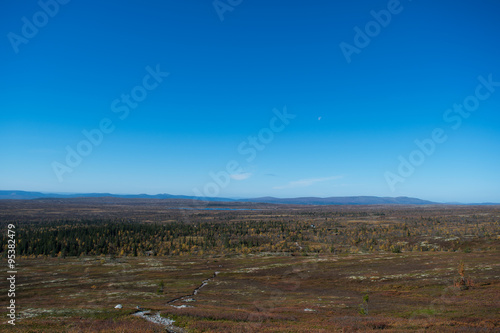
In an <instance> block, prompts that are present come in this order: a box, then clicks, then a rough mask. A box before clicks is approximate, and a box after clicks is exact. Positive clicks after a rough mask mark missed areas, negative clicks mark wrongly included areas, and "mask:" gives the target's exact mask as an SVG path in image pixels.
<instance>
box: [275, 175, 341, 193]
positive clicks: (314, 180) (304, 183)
mask: <svg viewBox="0 0 500 333" xmlns="http://www.w3.org/2000/svg"><path fill="white" fill-rule="evenodd" d="M343 177H344V176H331V177H324V178H308V179H300V180H294V181H291V182H289V183H288V184H286V185H284V186H275V187H273V189H275V190H282V189H286V188H295V187H307V186H311V185H313V184H316V183H322V182H327V181H331V180H337V179H341V178H343Z"/></svg>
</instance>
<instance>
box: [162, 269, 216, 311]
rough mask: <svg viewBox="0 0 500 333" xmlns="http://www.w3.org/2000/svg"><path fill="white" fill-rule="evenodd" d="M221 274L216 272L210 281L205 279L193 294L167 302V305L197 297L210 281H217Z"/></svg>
mask: <svg viewBox="0 0 500 333" xmlns="http://www.w3.org/2000/svg"><path fill="white" fill-rule="evenodd" d="M219 273H220V272H214V275H212V277H209V278H208V279H205V280H203V281H202V282H201V284H200V285H199V286H198V287H196V288H195V289H194V290H193V292H192V293H191V294H189V295H184V296H181V297H177V298H174V299H172V300H170V301H168V302H167V305H170V304H172V303H174V302H177V301H180V300H183V299H185V298H188V297H193V296H196V295H198V292H199V291H200V289H201V288H203V287H205V286H206V285H207V284H208V283H209V282H210V281H212V280H213V279H215V277H216V276H217V275H218V274H219Z"/></svg>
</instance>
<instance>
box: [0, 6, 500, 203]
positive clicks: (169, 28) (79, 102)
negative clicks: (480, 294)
mask: <svg viewBox="0 0 500 333" xmlns="http://www.w3.org/2000/svg"><path fill="white" fill-rule="evenodd" d="M61 2H63V4H60V3H58V7H59V8H56V7H55V6H54V2H53V1H49V0H47V1H45V2H44V0H42V3H48V5H42V6H41V5H40V4H39V3H38V2H36V1H16V0H5V1H3V2H2V5H1V6H2V10H1V11H0V31H1V36H2V37H1V38H0V76H1V80H0V94H1V98H0V140H1V145H0V189H4V190H7V189H9V190H14V189H17V190H31V191H46V192H111V193H149V194H156V193H171V194H184V195H193V194H194V193H195V191H196V190H194V189H195V188H196V189H198V190H199V191H200V193H202V194H217V195H218V196H223V197H256V196H268V195H269V196H277V197H296V196H322V197H326V196H348V195H379V196H412V197H420V198H423V199H429V200H436V201H442V202H447V201H461V202H484V201H493V202H500V172H499V169H500V168H499V166H500V153H499V151H500V149H499V148H500V86H499V85H500V83H496V86H495V83H493V84H492V83H490V84H489V86H488V87H486V86H484V84H483V86H481V87H479V88H477V87H478V85H480V84H481V81H479V80H478V77H479V76H482V77H483V78H484V80H486V81H488V76H489V75H491V77H490V78H489V79H490V81H493V82H500V61H499V59H500V44H499V39H498V32H499V31H500V21H499V20H498V14H499V13H500V3H499V2H498V1H495V0H479V1H451V0H449V1H438V2H436V1H430V0H413V1H409V0H402V1H401V2H400V3H399V5H398V4H397V3H396V2H394V1H387V0H382V1H379V0H377V1H373V0H372V1H365V0H358V1H344V2H338V1H326V0H324V1H319V0H318V1H316V0H313V1H308V2H304V1H281V2H279V4H278V2H270V1H263V0H252V1H250V0H243V1H241V2H239V1H237V0H232V1H225V0H221V1H220V2H219V3H218V9H216V8H214V5H213V3H212V1H193V0H191V1H120V2H113V3H107V2H105V3H103V2H101V1H76V0H72V1H69V2H68V3H64V2H65V1H62V0H61ZM231 4H232V5H231ZM42 7H45V8H46V12H49V13H48V14H47V13H46V12H44V11H43V10H44V9H43V8H42ZM388 7H389V8H390V10H391V11H392V13H391V12H390V11H387V8H388ZM381 10H386V11H387V12H388V13H389V14H390V15H391V18H390V22H387V21H388V19H387V16H385V17H384V16H383V14H380V15H381V17H380V18H379V19H380V20H383V19H385V20H386V21H384V22H382V23H383V24H380V23H377V24H378V25H377V24H373V23H372V24H370V22H371V21H374V20H375V19H374V16H373V15H372V14H371V12H372V11H374V12H375V13H381V12H380V11H381ZM41 11H42V12H41ZM218 11H219V12H218ZM387 12H382V13H387ZM49 14H50V15H49ZM219 14H220V15H219ZM23 17H25V18H26V19H23ZM221 17H222V18H223V20H221ZM35 24H36V25H35ZM367 24H368V29H372V30H369V31H368V32H369V34H370V35H372V37H370V36H368V37H367V38H369V39H370V40H369V43H368V42H367V41H366V40H363V38H362V37H359V36H358V39H357V40H355V37H356V34H357V32H356V31H359V30H355V27H359V29H360V30H361V31H363V32H364V33H366V31H365V29H366V28H367ZM37 25H38V27H37ZM383 25H384V26H383ZM33 28H35V29H37V30H38V31H36V30H33ZM356 42H358V44H357V45H358V46H359V47H357V49H356V52H351V53H350V54H348V55H347V57H346V56H345V54H344V53H345V47H346V45H347V44H349V45H350V46H349V50H351V51H352V50H353V48H354V47H356ZM342 43H344V44H342ZM363 43H364V44H363ZM365 44H367V45H365ZM341 45H344V52H343V51H342V47H341ZM348 53H349V52H348ZM347 58H349V60H350V62H348V61H347V60H348V59H347ZM148 66H149V70H148V69H147V68H148ZM157 70H159V71H160V72H161V73H160V76H159V74H156V79H157V80H155V78H154V77H153V76H151V74H150V72H154V71H157ZM165 72H168V73H169V75H168V76H167V75H166V74H165ZM148 75H149V76H148ZM143 81H144V82H145V83H143ZM160 81H161V82H160ZM145 86H147V87H148V89H151V90H145V88H144V87H145ZM476 88H477V89H479V94H480V95H479V96H480V97H481V99H478V98H477V97H475V96H476V95H475V94H476V90H477V89H476ZM488 88H489V89H490V90H488ZM144 92H146V94H147V96H143V95H141V94H143V93H144ZM131 93H134V94H135V95H134V96H136V98H137V99H138V100H137V101H138V102H137V101H134V100H133V99H132V100H129V101H128V103H129V104H128V106H127V104H126V103H127V102H126V101H125V100H121V98H122V95H123V96H125V95H131ZM144 97H145V98H144ZM125 98H126V96H125ZM132 98H133V97H132ZM464 100H467V102H468V103H471V104H470V105H472V106H469V108H473V109H474V110H475V111H474V112H470V115H469V113H465V112H464V111H462V112H463V113H462V114H467V115H469V116H468V117H465V116H462V115H460V114H459V113H457V112H454V111H449V112H448V111H447V110H448V109H452V108H453V104H455V103H456V104H463V103H464ZM136 102H137V103H136ZM475 102H478V103H479V104H478V105H474V103H475ZM285 107H286V112H287V113H288V114H289V116H288V117H289V118H287V119H285V120H284V121H283V120H281V119H279V118H277V117H276V112H278V113H279V114H281V116H282V117H283V112H284V111H283V110H284V108H285ZM273 110H275V111H274V112H273ZM276 110H278V111H276ZM291 115H293V116H295V117H294V118H293V119H292V116H291ZM120 117H121V118H120ZM102 121H104V125H103V126H104V129H106V130H107V131H108V133H103V135H102V138H100V137H99V135H97V134H96V136H94V140H95V142H96V143H98V144H97V145H94V144H92V143H90V145H91V146H90V147H91V148H92V151H91V152H90V153H88V150H87V151H86V150H85V149H88V148H89V146H88V145H89V142H86V143H85V142H83V141H84V140H87V139H86V137H85V136H84V134H83V133H82V131H84V130H87V131H91V130H93V129H96V128H99V126H100V123H101V122H102ZM106 122H107V123H106ZM459 122H460V123H459ZM270 126H271V127H272V128H271V127H270ZM436 128H441V129H442V130H443V133H442V135H441V136H443V135H446V138H447V139H446V141H445V142H441V143H435V144H434V145H435V147H434V149H433V151H431V152H430V153H429V151H428V153H429V154H428V155H423V154H424V153H418V152H417V153H415V154H413V156H412V157H413V162H416V163H417V164H418V165H417V166H415V167H414V170H412V171H411V172H408V170H403V169H404V168H403V169H401V167H400V163H401V162H400V160H399V157H400V156H401V157H403V158H404V159H405V160H408V159H409V158H410V155H411V154H412V152H413V151H415V150H416V149H418V146H417V145H416V144H415V142H414V141H415V140H417V139H418V140H426V139H431V138H432V132H433V130H435V129H436ZM111 129H113V130H112V131H111ZM94 133H96V132H94ZM259 133H260V134H261V137H260V138H259V136H258V134H259ZM251 136H254V137H256V138H257V139H256V140H257V141H253V143H252V141H251V139H249V137H251ZM261 140H264V141H265V142H263V141H261ZM82 142H83V143H82ZM263 143H264V144H263ZM79 144H80V146H79V147H80V150H81V151H80V152H84V153H88V154H87V155H86V156H80V157H81V160H80V161H79V163H77V162H75V160H73V161H72V162H74V163H73V167H71V166H70V165H69V164H68V163H67V161H66V159H67V155H68V150H67V147H69V148H70V149H71V150H74V151H77V148H78V147H77V146H78V145H79ZM238 147H239V148H238ZM260 149H262V150H260ZM77 153H78V152H77ZM419 154H420V155H419ZM82 155H83V154H82ZM422 156H424V159H425V160H424V161H423V162H422V161H421V160H418V159H419V158H420V159H421V157H422ZM73 158H74V157H73ZM230 161H233V162H230ZM70 162H71V160H70ZM228 162H229V164H233V165H230V169H231V168H232V170H229V171H230V173H231V178H228V177H227V175H228V174H229V173H227V171H226V169H227V164H228ZM420 162H422V163H420ZM235 163H236V164H235ZM408 163H410V162H408ZM398 168H400V169H401V170H402V171H403V172H400V171H398ZM70 169H71V172H69V170H70ZM210 172H213V173H214V174H218V175H219V184H217V183H216V182H215V181H214V180H213V179H212V178H213V177H211V176H210ZM405 172H406V173H405ZM388 175H389V176H388ZM387 177H389V179H390V180H389V182H388V181H387V179H388V178H387ZM394 177H396V178H394ZM397 177H399V178H397ZM401 180H404V182H402V181H401ZM391 182H392V186H391V185H390V183H391Z"/></svg>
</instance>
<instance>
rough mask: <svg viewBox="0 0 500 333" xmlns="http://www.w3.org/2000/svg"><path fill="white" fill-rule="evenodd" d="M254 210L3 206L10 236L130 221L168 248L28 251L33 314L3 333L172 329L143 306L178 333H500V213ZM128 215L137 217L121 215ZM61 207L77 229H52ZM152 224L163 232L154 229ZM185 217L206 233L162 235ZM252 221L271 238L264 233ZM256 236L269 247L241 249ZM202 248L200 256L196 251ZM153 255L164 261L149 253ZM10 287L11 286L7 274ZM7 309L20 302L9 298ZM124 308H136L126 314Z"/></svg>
mask: <svg viewBox="0 0 500 333" xmlns="http://www.w3.org/2000/svg"><path fill="white" fill-rule="evenodd" d="M2 204H3V206H1V205H2ZM180 204H183V203H180ZM65 205H66V206H65ZM252 205H253V206H252V209H259V210H252V211H180V210H179V209H175V208H174V207H168V205H166V204H164V205H163V206H162V205H161V204H160V203H158V205H152V204H151V203H149V206H148V204H146V205H145V204H138V205H136V207H134V206H132V205H129V204H126V203H123V202H119V203H115V204H110V206H108V207H104V206H99V205H98V204H96V203H92V204H90V203H89V202H83V203H82V202H76V201H72V202H70V203H67V202H65V203H63V202H61V203H57V204H54V205H52V206H49V205H46V203H45V204H41V203H40V202H38V201H32V202H31V203H30V202H28V201H26V202H17V203H16V206H15V208H13V209H11V208H9V207H8V205H6V204H5V202H4V203H1V202H0V206H1V208H2V210H1V211H0V216H2V220H1V221H2V229H3V230H4V229H5V225H6V223H7V222H14V223H16V225H17V229H18V230H19V231H20V233H19V235H22V230H23V229H25V230H33V231H34V230H38V232H40V233H39V234H37V235H42V236H37V237H46V236H47V235H49V234H50V232H59V231H61V230H67V229H68V228H70V227H71V228H76V229H75V230H77V231H78V232H82V233H83V232H87V231H88V230H89V228H90V229H92V228H94V227H95V225H96V224H99V223H111V222H106V221H104V222H99V221H93V222H92V223H90V224H88V225H87V224H81V225H79V226H76V225H77V224H78V223H81V220H82V219H95V218H97V217H99V218H103V219H110V218H124V217H125V215H126V217H127V219H130V220H131V221H128V222H126V221H125V222H123V223H125V224H127V223H130V224H131V225H134V224H138V225H147V226H148V227H147V228H150V226H152V225H154V226H155V227H154V228H159V229H152V230H153V231H154V232H156V233H157V234H156V235H157V236H158V237H157V239H158V241H157V242H156V243H155V242H152V241H151V240H149V239H148V237H146V235H147V234H145V233H143V232H144V230H151V229H137V230H136V229H133V228H131V229H127V230H128V231H127V232H128V233H127V237H126V239H128V240H129V241H130V242H135V241H134V237H135V236H134V235H136V233H138V234H141V233H142V238H143V240H142V242H141V243H148V244H150V245H149V246H150V248H147V247H140V248H139V249H140V250H139V251H136V252H137V253H135V254H134V253H133V251H131V250H130V249H131V248H129V247H127V244H126V241H123V240H122V242H121V243H120V244H119V246H122V247H123V249H124V252H123V254H121V255H120V254H119V253H118V251H115V252H114V253H112V254H109V253H104V252H105V250H103V251H104V252H103V253H101V254H100V255H96V254H92V255H85V254H78V255H77V256H69V255H68V256H66V255H64V256H62V255H60V253H55V254H54V255H53V256H52V255H51V254H41V253H38V254H36V255H35V254H33V253H32V252H30V253H26V254H24V255H22V254H19V255H18V260H17V270H18V274H17V281H16V283H17V290H16V305H17V307H16V309H17V314H18V316H19V317H18V320H17V321H16V326H15V327H11V326H10V325H2V326H1V330H2V331H12V332H14V331H16V332H162V331H165V326H162V325H158V324H154V323H151V322H148V321H146V320H144V319H142V318H139V317H137V316H133V315H132V314H134V313H135V312H137V311H138V310H137V306H139V307H140V308H141V309H145V310H150V311H151V312H150V313H151V315H154V314H156V313H159V314H160V315H161V316H163V317H165V318H170V319H173V320H175V322H174V325H175V327H174V326H171V327H169V328H168V329H169V330H170V331H171V332H354V331H380V330H384V331H387V332H405V331H407V332H411V331H429V332H434V331H438V332H496V331H500V239H499V237H498V235H499V234H500V232H499V222H500V209H499V208H498V207H465V206H459V207H458V206H457V207H452V206H441V207H440V206H431V207H380V206H378V207H375V206H373V207H368V206H366V207H365V206H363V207H351V206H350V207H345V206H340V207H336V206H313V207H310V206H302V207H301V206H276V205H265V206H262V207H258V206H257V207H256V206H255V205H254V204H252ZM119 206H125V207H126V209H122V211H123V212H122V214H121V216H120V209H121V208H120V207H119ZM166 206H167V207H166ZM239 208H248V206H245V205H242V206H240V207H239ZM36 209H40V210H39V211H38V212H37V213H33V212H34V210H36ZM96 210H100V212H96V213H89V212H91V211H96ZM57 211H59V215H61V216H63V218H65V219H66V218H69V217H70V216H71V217H72V220H69V221H56V220H55V219H50V218H49V217H50V216H52V215H53V214H54V212H57ZM134 212H135V213H134ZM31 214H35V215H38V216H39V220H38V221H37V220H36V218H35V215H31ZM94 214H95V215H94ZM115 214H116V216H115ZM134 214H135V215H134ZM163 218H164V219H165V220H163ZM146 219H147V220H149V221H150V222H147V223H144V222H141V221H143V220H146ZM78 221H80V222H78ZM173 221H179V222H182V224H183V225H187V226H190V227H193V226H196V227H193V229H189V228H188V229H185V230H190V231H189V232H191V233H194V234H195V235H192V236H191V237H190V236H185V235H181V234H177V236H176V237H174V238H173V239H167V238H162V237H166V236H165V235H169V234H170V231H172V230H174V231H173V232H172V234H175V233H176V232H177V229H172V230H171V229H163V227H164V226H165V225H170V224H171V223H172V222H173ZM115 222H116V221H115ZM115 222H113V223H115ZM151 222H154V223H151ZM116 223H118V222H116ZM252 223H257V224H258V225H260V226H261V227H260V228H261V230H260V231H259V232H256V231H255V230H254V229H255V228H254V225H253V224H252ZM259 223H260V224H259ZM110 225H112V224H110ZM234 226H236V227H234ZM232 227H234V228H236V229H234V230H233V229H231V228H232ZM30 228H32V229H30ZM145 228H146V227H145ZM182 228H186V226H183V227H182ZM203 228H211V229H213V230H219V231H218V232H219V234H217V233H215V234H214V235H215V236H214V238H216V239H217V238H220V236H224V235H225V234H226V233H227V232H231V233H239V234H236V235H232V236H231V237H229V238H228V242H227V243H225V242H224V241H220V242H212V241H211V238H210V237H211V236H210V235H211V234H210V235H208V234H206V233H204V232H200V231H196V230H198V229H203ZM265 228H268V229H265ZM273 228H274V229H273ZM50 230H52V231H50ZM71 230H73V229H71ZM92 230H93V229H92ZM99 230H100V229H99ZM164 230H167V231H168V232H166V233H165V234H162V233H163V232H164ZM182 230H184V229H182ZM153 231H151V232H153ZM32 235H33V234H32ZM56 235H63V236H64V235H65V233H63V232H62V231H61V232H60V233H56ZM248 235H252V237H254V238H255V239H258V238H259V237H261V238H262V239H264V240H262V241H255V242H246V243H237V242H234V243H233V242H232V240H233V239H238V238H245V237H247V236H248ZM297 235H300V237H298V238H294V240H293V241H291V240H290V237H294V236H297ZM47 237H48V236H47ZM57 237H59V236H57ZM61 237H62V236H61ZM107 238H108V239H109V242H108V243H105V242H104V243H103V244H104V245H103V249H111V248H113V249H116V244H115V243H114V240H113V238H111V237H107ZM124 239H125V237H124ZM193 239H194V240H193ZM252 239H253V238H252ZM195 240H196V241H198V242H199V245H196V244H195V243H196V241H195ZM17 241H18V244H21V242H22V240H21V239H18V240H17ZM34 241H35V240H34V239H32V240H31V243H33V242H34ZM52 241H56V242H59V241H60V242H62V243H66V242H68V239H66V238H64V237H63V238H56V239H55V240H51V242H52ZM280 242H281V243H282V246H281V247H280V246H278V244H279V243H280ZM28 243H30V240H28ZM123 243H125V244H123ZM188 243H189V244H191V247H186V246H184V245H186V244H188ZM205 243H206V247H205V251H200V249H202V248H203V244H205ZM40 244H42V243H40ZM171 244H172V245H171ZM283 244H291V245H289V246H290V247H289V248H288V247H287V246H285V245H283ZM273 245H274V247H273ZM171 246H172V249H180V250H179V251H170V252H169V254H168V255H167V254H159V253H156V252H160V251H158V248H157V247H159V248H162V247H165V248H170V247H171ZM195 246H198V248H196V247H195ZM3 248H4V249H5V245H3ZM26 249H27V250H26V251H32V250H33V249H31V247H30V246H29V245H28V246H27V247H26ZM30 249H31V250H30ZM71 249H72V248H70V250H71ZM127 249H129V250H130V251H129V250H127ZM182 249H184V250H182ZM150 250H153V251H156V252H155V253H154V254H153V255H150V256H147V255H146V254H147V253H148V251H150ZM3 252H5V250H4V251H3ZM4 261H5V259H4ZM460 262H463V263H464V267H465V271H464V272H463V275H464V276H465V277H467V278H469V279H470V280H471V281H472V282H471V283H468V286H465V287H464V286H460V285H456V282H457V280H460V274H459V263H460ZM0 287H1V288H2V290H7V289H8V285H7V282H6V280H5V279H4V278H2V279H1V281H0ZM0 302H1V303H2V304H7V302H8V297H7V295H6V293H2V295H0ZM117 304H121V305H122V306H123V308H121V309H115V308H114V307H115V306H116V305H117ZM3 309H5V307H3ZM3 311H4V312H3V313H4V314H3V315H4V316H5V310H3ZM4 318H6V317H4ZM5 321H6V320H4V322H5Z"/></svg>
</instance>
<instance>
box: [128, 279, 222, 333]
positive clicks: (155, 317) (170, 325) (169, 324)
mask: <svg viewBox="0 0 500 333" xmlns="http://www.w3.org/2000/svg"><path fill="white" fill-rule="evenodd" d="M218 274H219V272H214V275H212V277H209V278H208V279H205V280H203V281H202V282H201V284H200V285H199V286H198V287H196V288H195V289H194V290H193V292H192V293H191V294H189V295H184V296H181V297H177V298H174V299H172V300H170V301H168V302H167V305H170V304H172V303H174V302H177V301H179V300H183V299H185V298H188V297H193V296H196V295H198V292H199V291H200V289H201V288H203V287H205V286H206V285H207V284H208V283H209V282H210V281H212V280H213V279H214V278H215V277H216V276H217V275H218ZM133 316H137V317H141V318H143V319H145V320H147V321H150V322H152V323H155V324H158V325H163V326H165V329H166V330H167V332H169V333H185V332H186V331H185V330H184V329H183V328H180V327H177V326H175V325H174V321H173V320H172V319H168V318H164V317H162V316H160V312H157V313H155V314H151V311H150V310H140V311H138V312H136V313H134V314H133Z"/></svg>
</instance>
